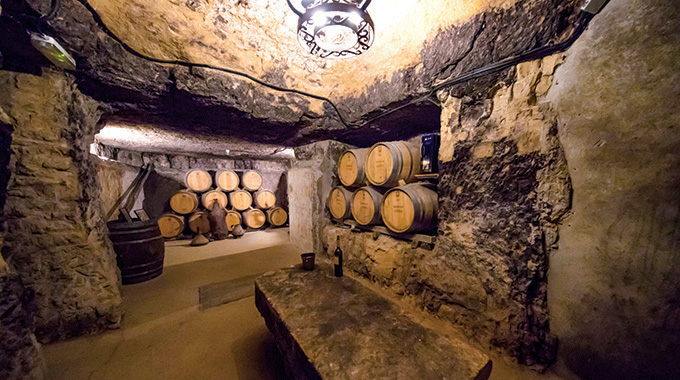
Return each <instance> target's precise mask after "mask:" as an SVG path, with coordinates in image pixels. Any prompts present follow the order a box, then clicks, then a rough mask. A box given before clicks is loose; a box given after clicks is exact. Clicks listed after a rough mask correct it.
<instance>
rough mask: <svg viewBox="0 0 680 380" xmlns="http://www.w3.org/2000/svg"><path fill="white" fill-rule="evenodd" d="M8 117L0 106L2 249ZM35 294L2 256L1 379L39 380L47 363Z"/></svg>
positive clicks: (0, 298)
mask: <svg viewBox="0 0 680 380" xmlns="http://www.w3.org/2000/svg"><path fill="white" fill-rule="evenodd" d="M12 131H13V128H12V125H11V124H10V119H9V116H8V115H7V114H6V113H5V112H4V111H3V110H2V108H1V107H0V250H1V249H2V246H3V240H4V232H5V228H4V226H5V223H4V212H3V206H4V205H5V197H6V195H7V194H6V193H7V191H6V190H7V181H8V180H9V177H10V171H9V158H10V144H11V141H12ZM33 309H34V304H33V294H32V293H31V291H30V290H28V289H26V287H24V286H23V284H22V282H21V280H20V279H19V276H18V275H17V273H16V272H14V271H12V270H11V269H10V268H9V266H8V265H7V263H6V262H5V260H4V259H3V258H2V255H0V342H2V344H0V378H2V379H7V380H40V379H42V378H43V371H44V362H43V359H42V355H41V352H40V345H39V344H38V342H37V341H36V339H35V335H34V333H33V332H34V330H35V326H34V324H33V314H32V313H33Z"/></svg>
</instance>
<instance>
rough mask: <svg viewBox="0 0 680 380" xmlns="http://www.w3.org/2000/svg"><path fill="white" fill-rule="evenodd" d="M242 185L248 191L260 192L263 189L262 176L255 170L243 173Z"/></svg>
mask: <svg viewBox="0 0 680 380" xmlns="http://www.w3.org/2000/svg"><path fill="white" fill-rule="evenodd" d="M241 184H242V185H243V188H244V189H246V190H248V191H258V190H260V187H262V175H260V173H258V172H256V171H255V170H249V171H247V172H245V173H243V176H242V178H241Z"/></svg>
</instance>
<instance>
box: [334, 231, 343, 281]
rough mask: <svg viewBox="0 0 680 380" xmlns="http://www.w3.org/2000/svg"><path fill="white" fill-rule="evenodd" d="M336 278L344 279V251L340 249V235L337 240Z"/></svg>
mask: <svg viewBox="0 0 680 380" xmlns="http://www.w3.org/2000/svg"><path fill="white" fill-rule="evenodd" d="M334 255H335V277H342V249H340V235H338V236H337V239H336V240H335V253H334Z"/></svg>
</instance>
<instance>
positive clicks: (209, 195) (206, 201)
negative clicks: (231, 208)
mask: <svg viewBox="0 0 680 380" xmlns="http://www.w3.org/2000/svg"><path fill="white" fill-rule="evenodd" d="M215 200H217V204H218V205H220V207H221V208H227V203H228V200H227V194H225V193H223V192H222V191H220V190H210V191H208V192H206V193H203V195H201V203H202V204H203V207H205V208H206V209H207V210H212V206H213V202H214V201H215Z"/></svg>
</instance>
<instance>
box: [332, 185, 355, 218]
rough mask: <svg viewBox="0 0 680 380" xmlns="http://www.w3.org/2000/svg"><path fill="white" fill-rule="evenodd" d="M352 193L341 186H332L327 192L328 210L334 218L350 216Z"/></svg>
mask: <svg viewBox="0 0 680 380" xmlns="http://www.w3.org/2000/svg"><path fill="white" fill-rule="evenodd" d="M351 202H352V193H351V192H350V191H349V190H347V189H345V188H344V187H342V186H336V187H334V188H333V189H332V190H331V192H330V194H328V210H329V211H330V212H331V215H332V216H333V217H334V218H335V219H346V218H349V217H350V216H352V210H351V206H350V205H351Z"/></svg>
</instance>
